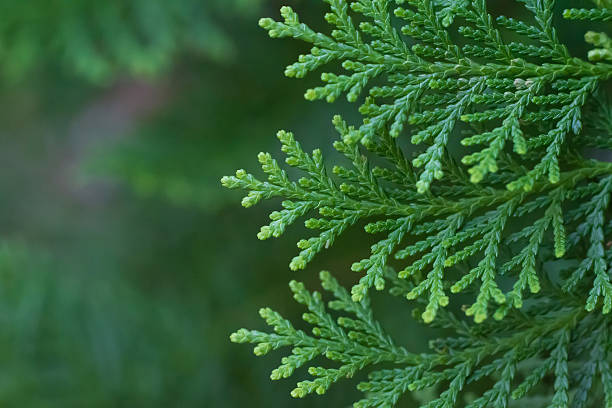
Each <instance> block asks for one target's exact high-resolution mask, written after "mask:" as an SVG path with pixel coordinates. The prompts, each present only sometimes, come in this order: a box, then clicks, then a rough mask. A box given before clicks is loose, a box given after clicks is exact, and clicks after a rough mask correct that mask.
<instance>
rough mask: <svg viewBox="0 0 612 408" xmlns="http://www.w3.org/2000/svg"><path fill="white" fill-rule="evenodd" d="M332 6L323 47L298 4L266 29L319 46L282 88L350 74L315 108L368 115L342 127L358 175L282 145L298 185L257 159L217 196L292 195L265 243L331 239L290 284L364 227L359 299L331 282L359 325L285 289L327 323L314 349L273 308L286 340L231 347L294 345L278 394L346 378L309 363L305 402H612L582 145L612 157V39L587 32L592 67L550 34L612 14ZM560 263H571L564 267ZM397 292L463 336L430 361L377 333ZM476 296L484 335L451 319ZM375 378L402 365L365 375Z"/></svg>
mask: <svg viewBox="0 0 612 408" xmlns="http://www.w3.org/2000/svg"><path fill="white" fill-rule="evenodd" d="M326 3H328V4H329V7H330V12H329V13H327V14H326V15H325V19H326V20H327V22H328V23H329V24H330V25H332V27H333V29H332V31H331V34H330V35H328V34H324V33H319V32H316V31H314V30H312V29H310V28H309V27H308V26H307V25H306V24H304V23H302V22H300V20H299V18H298V15H297V14H296V13H295V12H294V11H293V10H292V9H291V8H290V7H283V8H281V15H282V17H283V19H284V21H282V22H277V21H274V20H272V19H262V20H261V21H260V25H261V26H262V27H263V28H264V29H266V30H267V31H268V33H269V35H270V36H271V37H275V38H277V37H278V38H282V37H292V38H297V39H300V40H302V41H305V42H308V43H310V44H312V46H313V48H312V49H311V52H310V53H309V54H306V55H302V56H300V57H299V59H298V62H296V63H294V64H292V65H290V66H289V67H287V69H286V71H285V74H286V75H287V76H289V77H297V78H302V77H304V76H306V74H308V73H309V72H312V71H316V70H319V69H320V68H322V67H323V66H324V65H327V64H330V63H334V62H337V63H340V64H341V66H342V68H343V69H344V73H342V74H335V73H330V72H326V73H323V74H322V75H321V79H322V81H323V82H324V84H323V85H322V86H320V87H316V88H314V89H310V90H308V91H307V92H306V98H307V99H309V100H315V99H325V100H327V101H328V102H333V101H334V100H336V99H337V98H338V97H339V96H341V95H343V94H344V95H346V98H347V99H348V100H349V101H350V102H356V101H361V102H362V104H361V106H360V108H359V111H360V112H361V114H362V115H363V117H364V120H363V123H362V124H361V125H358V126H351V125H349V124H347V123H346V122H345V121H344V120H343V119H342V118H341V117H339V116H336V117H334V119H333V124H334V126H335V128H336V130H337V132H338V134H339V138H338V140H337V141H335V142H334V148H335V149H336V150H337V151H338V152H339V153H340V154H341V155H343V156H345V158H346V159H348V162H349V163H350V165H335V166H333V167H332V168H331V171H329V170H328V168H327V167H326V166H325V165H324V160H323V157H322V154H321V151H320V150H315V151H313V152H312V153H311V154H309V153H307V152H305V151H303V150H302V148H301V146H300V144H299V143H298V142H297V141H296V140H295V138H294V136H293V135H292V134H291V133H288V132H285V131H281V132H279V134H278V138H279V140H280V142H281V145H282V151H283V152H284V153H285V154H286V160H285V162H286V164H287V165H289V166H290V167H294V168H296V169H298V170H300V171H302V172H303V176H302V177H301V178H299V179H297V180H294V179H292V178H290V177H289V175H288V173H287V172H286V171H285V170H284V169H283V168H282V167H281V165H280V164H279V163H278V162H277V161H276V160H275V159H274V158H272V156H271V155H270V154H268V153H260V154H259V162H260V164H261V167H262V170H263V172H264V173H265V174H266V175H267V179H261V178H258V177H256V176H255V175H252V174H248V173H247V172H246V171H244V170H239V171H237V172H236V175H235V176H231V177H224V178H223V179H222V183H223V185H224V186H226V187H229V188H240V189H244V190H248V191H249V193H248V195H247V196H246V197H245V198H244V200H243V205H244V206H245V207H250V206H252V205H255V204H257V203H258V202H260V201H261V200H264V199H271V198H276V197H279V198H282V199H284V200H285V201H283V202H282V209H281V210H279V211H275V212H273V213H272V214H270V219H271V223H270V224H269V225H266V226H264V227H262V228H261V231H260V233H259V234H258V237H259V238H260V239H267V238H270V237H278V236H280V235H282V234H283V232H284V231H285V229H286V228H287V227H288V226H289V225H291V224H293V223H294V222H295V221H297V220H298V219H301V218H304V217H311V218H308V219H307V220H306V222H305V225H306V227H307V228H309V229H313V230H318V233H317V234H315V235H314V236H313V237H311V238H308V239H303V240H301V241H300V242H298V247H299V249H300V253H299V254H298V255H297V256H296V257H295V258H293V260H292V261H291V263H290V267H291V269H293V270H298V269H304V268H305V267H306V266H307V264H308V263H309V262H310V261H311V260H312V259H313V258H314V257H315V256H316V255H317V254H318V253H319V252H321V251H322V250H323V249H327V248H329V247H330V246H332V245H333V244H334V242H335V241H336V240H337V239H338V238H339V237H340V236H341V235H342V233H343V232H344V231H346V230H347V229H348V228H350V227H353V226H355V225H356V224H365V231H366V232H367V233H369V234H376V235H378V236H379V238H378V242H376V243H375V244H374V245H372V247H371V253H370V255H369V256H368V257H366V258H364V259H361V260H359V261H357V262H355V263H354V264H353V265H352V270H353V271H356V272H359V273H360V274H361V279H360V280H359V282H358V283H357V284H356V285H355V286H353V288H352V290H351V295H350V299H349V295H348V293H347V292H345V291H344V289H342V288H340V287H339V286H338V284H337V283H336V281H335V280H333V279H332V278H331V277H330V276H329V275H328V274H323V275H322V281H323V287H324V288H325V289H328V290H330V291H331V292H332V293H333V294H334V295H335V296H336V297H337V298H338V300H337V301H334V302H332V304H331V308H332V309H334V310H341V311H344V312H348V313H352V314H354V315H355V317H356V320H355V317H351V318H347V317H341V318H340V319H339V320H338V321H337V322H336V320H335V319H334V318H332V317H331V316H330V315H329V314H328V312H326V311H325V308H324V304H323V303H322V300H321V297H320V295H318V294H310V293H309V292H307V291H306V290H305V289H304V288H303V286H301V285H300V284H296V283H292V284H291V287H292V290H293V291H294V293H295V298H296V300H297V301H298V302H300V303H302V304H304V305H305V306H306V307H307V308H308V309H309V313H308V314H306V315H305V320H306V321H307V322H309V323H311V324H313V325H314V326H315V329H314V330H313V334H314V337H313V336H310V335H307V334H305V333H304V332H302V331H299V330H295V329H294V328H293V327H292V325H291V324H290V323H289V322H288V321H286V320H284V319H282V318H281V317H280V316H279V315H278V314H275V313H273V312H271V311H269V310H268V309H265V310H264V311H262V316H263V317H264V318H265V319H266V321H267V322H268V323H269V324H270V325H271V326H272V327H273V328H274V330H275V334H265V333H260V332H256V331H246V330H241V331H239V332H237V333H235V334H234V335H232V340H233V341H237V342H250V343H256V344H258V346H257V347H256V353H257V354H265V353H266V352H267V351H269V350H272V349H276V348H279V347H285V346H292V347H293V354H292V355H291V356H290V357H287V358H285V359H283V365H282V366H281V367H280V368H279V369H278V370H276V371H275V372H274V373H273V375H272V377H273V378H275V379H276V378H281V377H287V376H289V375H291V374H292V373H293V371H294V370H295V369H297V368H299V367H301V366H304V365H305V364H307V363H308V362H309V361H310V360H312V359H313V358H315V357H317V356H320V355H324V356H325V357H327V358H328V359H330V360H332V361H335V362H338V363H339V364H340V365H339V368H313V367H311V368H310V369H309V373H310V374H311V375H313V376H314V377H315V380H314V381H306V382H300V383H299V384H298V388H296V390H295V391H294V392H293V395H294V396H297V397H302V396H304V395H306V394H309V393H311V392H317V393H323V392H325V391H326V390H327V388H328V387H329V386H330V385H331V384H332V383H335V382H336V381H338V380H339V379H340V378H342V377H352V376H353V375H354V374H355V373H356V372H357V371H360V370H364V369H371V370H374V371H372V373H371V377H370V378H371V380H370V381H369V382H366V383H363V384H361V385H360V386H359V389H360V390H362V391H364V392H365V397H364V399H363V400H361V401H359V402H357V403H356V404H355V406H356V407H390V406H394V405H395V404H396V402H397V401H398V400H399V398H400V397H401V396H402V395H403V394H405V393H407V392H409V391H412V390H421V389H427V388H431V387H434V386H440V387H441V388H438V390H439V391H440V392H439V396H438V398H437V399H433V400H431V401H426V402H425V403H424V405H422V406H424V407H455V406H457V407H458V406H468V407H506V406H507V404H508V401H509V400H510V399H511V398H514V399H520V398H523V397H525V398H527V397H526V395H527V394H528V392H529V391H530V390H531V389H538V392H543V395H541V396H540V397H542V396H543V397H545V398H544V399H545V400H546V401H547V402H546V403H541V404H539V405H537V403H536V402H534V401H535V400H534V401H532V404H533V405H529V406H550V407H569V406H570V405H569V404H570V401H571V404H572V405H571V406H572V407H588V406H600V405H597V402H598V401H601V400H600V399H605V401H607V404H608V405H610V404H611V403H612V377H611V374H612V373H611V372H610V369H609V363H608V349H609V347H610V346H612V343H611V342H609V341H608V334H609V328H608V325H609V317H608V316H607V314H608V313H609V312H610V311H611V310H612V283H611V282H610V273H609V265H610V261H611V260H612V250H611V249H610V245H609V244H608V240H609V237H610V234H611V232H612V223H611V222H610V220H609V217H608V216H607V213H608V210H609V204H610V194H611V193H612V163H608V162H604V161H600V160H595V159H590V158H588V157H587V156H585V151H584V148H585V147H596V148H600V149H606V150H607V151H609V150H610V149H611V148H612V143H611V142H610V135H611V133H612V116H611V115H610V113H612V112H611V109H612V108H611V104H610V103H609V102H608V100H607V98H606V91H605V88H604V87H605V81H606V80H608V79H609V78H610V77H612V65H610V64H608V63H606V62H605V61H607V60H612V41H611V40H610V39H609V38H608V36H607V35H606V34H605V33H598V32H593V31H588V32H587V33H586V35H585V39H586V41H587V42H588V43H589V44H592V45H593V46H594V47H595V48H594V49H593V50H591V51H590V52H589V55H588V60H584V59H580V58H576V57H574V56H572V55H571V54H570V52H569V50H568V49H567V48H566V46H565V45H564V44H563V43H561V41H560V40H559V36H558V34H557V32H556V29H555V27H554V25H553V21H554V20H555V19H556V18H558V17H560V16H561V15H562V16H563V17H564V18H566V19H572V20H588V21H593V22H597V21H604V22H605V21H610V20H612V5H610V4H608V3H609V2H607V1H595V6H596V7H597V8H593V9H569V10H564V11H561V10H557V9H556V8H555V7H554V3H555V2H554V1H553V0H519V1H518V3H520V4H522V6H524V8H525V9H526V10H527V11H528V12H529V13H528V14H530V17H529V18H528V19H526V20H524V21H523V20H519V19H516V18H510V17H505V16H497V17H494V16H493V15H492V14H490V13H489V11H488V10H487V2H486V1H485V0H471V1H469V0H407V1H402V0H397V1H396V2H395V3H397V5H394V4H393V2H392V1H390V0H355V1H350V2H348V1H345V0H326ZM607 7H610V8H607ZM519 14H520V13H519ZM521 15H523V14H521ZM357 22H359V23H357ZM510 38H512V39H514V40H510ZM517 38H521V40H520V41H518V40H516V39H517ZM408 136H409V137H410V141H411V142H412V144H414V145H417V146H423V147H422V148H418V147H417V148H415V149H414V151H416V153H415V154H414V155H413V156H410V157H409V156H408V155H409V154H410V155H412V152H413V150H412V149H406V148H405V147H401V146H403V145H404V143H403V142H402V140H403V139H405V138H406V137H408ZM456 141H458V142H460V143H461V145H463V146H464V147H463V148H460V147H459V146H457V143H456ZM562 257H563V258H565V260H564V261H563V262H565V263H563V262H557V261H555V258H562ZM391 263H393V264H394V265H398V266H399V271H398V272H394V271H393V269H391V268H390V264H391ZM567 264H569V265H571V266H570V267H567V266H564V265H567ZM552 265H559V266H557V267H556V268H553V267H552ZM555 269H556V270H557V271H556V272H554V273H553V272H552V271H553V270H555ZM389 283H391V287H392V292H394V293H395V294H398V293H401V294H402V295H403V296H405V297H406V298H407V299H409V300H411V301H413V302H416V305H421V304H422V305H423V307H422V308H421V307H420V306H419V310H420V312H419V313H420V318H421V319H422V320H423V321H424V322H425V323H432V324H435V325H441V326H443V327H446V328H449V329H453V330H455V332H456V337H449V338H444V339H441V340H438V341H437V342H436V343H435V347H434V348H433V349H432V352H431V354H427V355H414V354H411V353H409V352H408V351H406V350H405V349H404V348H402V347H400V346H398V345H396V344H395V343H393V341H391V340H390V339H389V338H388V337H387V336H386V335H385V334H384V333H383V332H382V329H381V328H380V326H379V325H378V324H377V323H376V322H375V321H374V320H372V319H373V318H372V312H371V310H370V303H369V300H368V292H369V291H370V289H371V288H375V289H377V290H382V289H384V288H385V287H386V286H389ZM466 291H467V292H470V293H473V298H472V299H473V300H472V302H471V304H470V305H469V306H467V307H466V308H465V314H466V315H468V316H473V319H474V321H475V322H476V323H481V324H476V325H474V324H468V323H466V322H464V321H463V320H462V319H461V318H460V317H459V316H455V314H454V313H453V312H452V311H450V310H446V309H445V307H446V306H448V305H449V304H451V305H452V304H453V299H452V297H451V294H452V293H459V292H466ZM412 304H413V305H414V304H415V303H412ZM596 309H599V311H597V312H595V310H596ZM589 312H593V313H589ZM491 315H492V316H493V317H494V318H495V319H496V320H501V322H499V323H497V322H495V320H491V319H487V318H488V317H489V316H491ZM380 363H385V364H395V365H397V366H398V367H399V368H397V369H391V370H389V369H383V370H378V371H377V369H375V368H372V367H373V366H375V365H377V364H380ZM534 364H535V367H536V368H535V369H530V368H529V367H533V366H534ZM570 365H572V366H573V365H576V367H577V368H576V370H569V368H568V367H569V366H570ZM337 366H338V365H337V364H336V365H334V367H337ZM549 375H550V376H553V377H554V379H555V380H554V385H553V387H552V388H553V389H552V390H549V391H550V392H548V393H547V392H546V389H545V387H544V389H543V390H542V382H543V381H544V380H545V378H546V377H547V376H549ZM485 378H489V382H488V383H487V384H489V385H490V386H489V387H488V388H486V387H485V391H483V392H481V393H480V394H479V396H478V397H477V398H476V399H474V400H473V401H471V402H469V403H467V402H466V403H464V402H462V400H461V398H460V394H461V391H462V390H463V389H464V388H466V387H468V384H470V383H473V382H478V381H480V380H481V379H485ZM481 389H482V387H481ZM525 401H527V399H526V400H525ZM547 404H550V405H547Z"/></svg>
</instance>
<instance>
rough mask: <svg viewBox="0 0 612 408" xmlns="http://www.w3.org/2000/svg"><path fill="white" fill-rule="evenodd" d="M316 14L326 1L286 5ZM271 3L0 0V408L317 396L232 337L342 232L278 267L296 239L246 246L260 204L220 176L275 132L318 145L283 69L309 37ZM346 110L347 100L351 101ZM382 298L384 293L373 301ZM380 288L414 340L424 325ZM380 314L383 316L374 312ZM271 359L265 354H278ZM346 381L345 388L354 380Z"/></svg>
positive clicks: (251, 165)
mask: <svg viewBox="0 0 612 408" xmlns="http://www.w3.org/2000/svg"><path fill="white" fill-rule="evenodd" d="M291 4H292V5H293V6H295V7H296V8H299V9H300V11H301V14H302V15H303V17H304V18H305V19H307V18H308V19H309V21H310V22H313V23H314V24H315V25H317V24H318V23H317V22H321V21H322V18H321V17H322V16H323V13H324V6H325V4H324V2H322V1H316V2H314V1H297V0H296V1H292V2H291ZM279 6H280V3H278V2H277V1H272V0H267V1H266V0H261V1H255V0H232V1H229V0H216V1H211V0H173V1H169V0H123V1H122V0H112V1H110V0H106V1H93V0H57V1H53V2H51V1H48V0H31V1H23V2H18V1H15V0H0V14H1V15H2V18H0V61H1V62H0V103H1V106H2V109H1V110H0V138H1V146H2V148H1V149H0V158H1V159H2V163H3V164H4V166H3V171H2V172H0V191H1V192H2V193H3V195H2V197H3V199H2V200H1V201H0V226H1V233H2V235H1V237H2V243H1V244H0V322H1V326H0V406H2V407H19V408H27V407H147V408H154V407H246V406H251V407H285V406H287V407H324V406H325V407H329V406H334V407H335V406H340V407H341V406H346V404H347V402H348V401H353V400H355V398H354V397H352V396H350V395H347V394H348V393H351V392H353V391H351V388H350V387H347V386H346V384H345V385H344V386H340V387H336V389H334V390H332V391H330V396H329V397H328V398H326V399H324V400H321V399H317V398H316V397H309V398H307V399H305V400H300V401H295V400H291V399H290V397H289V391H290V390H291V389H292V388H293V385H294V384H293V383H292V381H281V382H274V383H273V382H271V381H270V380H269V379H268V377H267V376H268V373H269V372H270V371H271V370H272V369H273V368H274V367H275V366H276V365H277V364H278V359H279V358H280V357H279V356H278V355H273V356H271V357H268V358H266V359H259V358H256V357H255V356H253V354H252V353H251V351H250V350H249V349H248V348H247V347H245V346H238V345H233V344H231V343H230V342H229V334H230V333H231V332H232V331H234V330H236V329H238V328H240V327H249V328H261V329H263V328H264V326H263V323H262V322H261V321H260V319H259V317H258V315H257V310H258V309H259V308H260V307H263V306H271V307H273V308H274V309H276V310H278V311H280V312H282V313H284V314H286V315H288V316H289V317H291V318H292V319H293V320H297V319H296V318H298V317H299V316H300V314H301V310H300V309H299V308H297V307H296V306H295V304H294V303H293V302H292V299H291V296H290V294H289V291H288V289H287V282H288V281H289V280H290V279H300V280H304V281H306V282H309V283H314V282H316V275H317V273H316V272H317V271H318V269H320V268H326V269H330V270H332V271H333V272H334V273H335V274H336V276H338V277H339V278H340V279H342V280H344V281H347V282H349V281H351V280H354V279H355V276H354V275H355V274H354V273H352V272H350V271H349V269H348V266H349V265H350V263H351V261H353V260H355V259H356V258H357V257H356V256H355V254H354V253H352V252H354V251H355V248H363V249H364V250H367V246H368V243H367V242H363V241H364V240H363V237H361V238H360V239H359V240H354V242H351V241H350V238H348V237H347V238H345V239H344V241H343V242H341V243H339V244H338V245H337V247H336V248H334V250H333V251H330V252H329V253H328V254H325V255H324V256H323V257H321V258H320V259H319V260H318V261H317V262H315V263H314V264H313V265H312V266H311V267H309V269H308V270H307V271H304V272H300V273H298V274H296V273H295V272H290V271H289V269H288V263H289V260H290V259H291V257H292V256H293V255H294V254H295V253H296V251H297V249H296V248H295V242H296V241H297V238H298V237H303V236H304V235H306V234H308V232H307V231H305V230H304V229H300V227H295V228H293V229H292V230H291V231H289V232H288V233H287V235H286V236H285V237H284V238H283V239H282V240H277V241H266V242H259V241H258V240H257V239H256V234H257V232H258V231H259V226H260V225H262V224H263V223H264V222H265V221H266V220H265V214H267V213H268V212H269V210H270V208H264V207H262V208H254V209H249V210H245V209H242V208H241V207H240V205H239V203H240V198H241V197H240V195H239V194H237V193H236V192H231V191H225V190H223V189H222V188H221V186H220V183H219V179H220V178H221V176H223V175H227V174H230V173H232V172H234V171H235V170H236V169H238V168H241V167H245V168H247V169H249V170H256V164H257V162H256V155H257V153H258V152H259V151H261V150H265V151H271V152H273V153H275V154H277V153H279V150H280V149H279V147H278V145H277V143H276V139H275V137H274V135H275V133H276V131H277V130H278V129H281V128H282V129H287V130H292V131H294V132H295V133H296V136H297V137H298V138H299V139H300V141H301V142H302V143H303V145H304V146H306V147H308V148H314V147H315V146H321V147H322V148H323V149H324V152H325V149H327V150H328V151H329V148H330V146H331V143H330V140H331V138H332V137H333V136H334V134H333V130H332V126H331V125H330V119H331V113H332V112H340V113H346V114H347V117H348V118H353V119H354V120H357V119H356V117H355V116H352V117H351V114H352V115H355V107H351V108H350V109H349V108H347V106H345V105H342V104H338V105H335V106H334V107H333V109H331V108H330V107H329V106H327V105H325V104H323V103H307V102H305V101H304V100H303V98H302V95H303V92H304V90H305V89H306V88H307V86H308V85H309V84H312V83H313V81H316V79H317V78H310V79H307V80H302V81H297V80H290V79H286V78H284V76H283V75H282V72H283V68H284V66H285V65H286V64H288V63H290V62H292V61H293V60H294V59H295V58H296V56H297V55H298V54H299V53H300V52H301V51H303V50H305V46H304V45H303V44H299V43H296V42H292V41H278V40H276V41H272V40H270V39H268V38H267V36H266V34H265V32H264V31H263V30H260V29H259V28H258V27H257V19H258V17H259V16H261V15H266V16H277V10H278V7H279ZM351 112H352V113H351ZM381 302H385V303H381ZM393 302H394V300H393V299H391V300H384V299H383V300H381V301H379V304H378V307H379V309H380V310H381V311H382V313H381V316H382V317H381V320H383V322H388V323H389V326H390V327H392V328H393V327H395V328H396V329H397V330H396V332H397V333H395V334H396V335H397V336H398V338H399V339H400V341H403V342H404V344H406V345H407V346H408V347H409V348H411V349H412V350H419V349H422V348H423V347H424V345H425V340H424V338H425V335H424V334H423V333H422V331H419V330H417V329H415V328H414V327H412V326H410V327H406V325H407V324H409V323H408V322H409V317H408V316H403V315H402V314H401V313H398V312H397V310H405V309H402V308H401V307H399V306H398V305H403V304H404V303H402V302H401V301H398V302H399V303H393ZM385 311H386V313H385ZM275 364H276V365H275ZM356 382H357V380H354V381H353V383H356Z"/></svg>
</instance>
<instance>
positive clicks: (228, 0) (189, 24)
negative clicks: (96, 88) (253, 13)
mask: <svg viewBox="0 0 612 408" xmlns="http://www.w3.org/2000/svg"><path fill="white" fill-rule="evenodd" d="M258 3H260V1H259V0H207V1H198V0H175V1H161V0H135V1H123V0H106V1H102V2H95V1H90V0H59V1H47V0H31V1H23V2H21V1H7V0H5V1H2V2H0V13H1V14H2V19H1V20H0V58H2V60H3V65H2V74H4V77H5V78H6V77H8V78H9V79H21V78H22V77H25V76H27V75H28V74H31V71H32V70H33V69H34V68H36V67H39V66H40V65H41V64H45V63H47V62H49V61H52V62H53V63H55V64H58V63H59V65H60V66H61V67H62V68H64V69H66V70H67V71H68V72H70V73H76V74H78V75H80V76H82V77H84V78H86V79H88V80H90V81H95V82H99V81H106V80H108V79H110V78H112V77H113V76H115V75H117V74H132V75H153V74H157V73H159V72H160V71H162V70H164V69H166V68H168V66H170V65H171V64H172V61H173V60H174V59H175V58H176V57H177V55H180V54H182V53H184V52H185V51H187V50H189V51H193V50H195V51H197V52H200V53H203V54H205V55H208V56H210V57H212V58H215V59H222V58H225V57H227V56H228V55H229V54H230V53H231V52H232V50H233V48H232V44H231V41H230V40H229V39H228V37H227V36H226V35H225V33H224V32H223V29H222V28H221V27H219V25H218V24H217V23H216V22H215V13H216V14H218V15H220V14H222V13H223V12H225V13H226V14H227V12H228V11H231V12H232V13H238V12H243V13H244V12H245V10H252V9H254V8H255V7H254V6H255V5H256V4H258ZM5 78H2V79H5Z"/></svg>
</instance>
